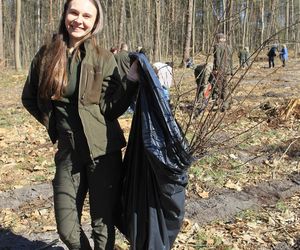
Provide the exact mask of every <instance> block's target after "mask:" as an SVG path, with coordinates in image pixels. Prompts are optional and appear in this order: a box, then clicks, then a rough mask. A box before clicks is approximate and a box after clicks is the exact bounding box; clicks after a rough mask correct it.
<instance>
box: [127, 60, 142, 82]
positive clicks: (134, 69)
mask: <svg viewBox="0 0 300 250" xmlns="http://www.w3.org/2000/svg"><path fill="white" fill-rule="evenodd" d="M138 68H139V66H138V60H135V61H134V62H133V63H132V64H131V66H130V69H129V72H128V74H127V79H128V80H129V81H132V82H138V81H139V80H140V75H139V72H138Z"/></svg>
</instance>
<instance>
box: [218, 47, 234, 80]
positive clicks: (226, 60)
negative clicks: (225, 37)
mask: <svg viewBox="0 0 300 250" xmlns="http://www.w3.org/2000/svg"><path fill="white" fill-rule="evenodd" d="M213 68H214V70H216V71H219V73H223V74H226V75H232V74H233V65H232V50H231V48H230V47H229V45H227V44H226V43H218V44H216V45H215V46H214V67H213Z"/></svg>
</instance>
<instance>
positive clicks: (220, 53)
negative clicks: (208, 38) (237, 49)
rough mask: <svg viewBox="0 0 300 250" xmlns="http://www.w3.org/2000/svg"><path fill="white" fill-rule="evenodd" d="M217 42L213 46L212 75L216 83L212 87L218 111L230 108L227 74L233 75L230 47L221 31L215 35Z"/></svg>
mask: <svg viewBox="0 0 300 250" xmlns="http://www.w3.org/2000/svg"><path fill="white" fill-rule="evenodd" d="M216 40H217V43H216V44H215V46H214V52H213V56H214V62H213V75H214V77H215V81H216V84H215V86H214V88H213V95H214V96H217V98H218V101H219V102H220V103H219V104H218V106H219V107H220V111H221V112H224V111H225V110H227V109H229V108H230V103H231V101H230V99H231V98H230V95H231V93H230V92H231V91H230V89H229V86H228V76H230V75H233V68H232V49H231V47H230V46H229V45H228V44H227V42H226V36H225V35H224V34H223V33H219V34H217V35H216ZM216 103H217V102H216Z"/></svg>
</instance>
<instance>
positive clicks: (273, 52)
mask: <svg viewBox="0 0 300 250" xmlns="http://www.w3.org/2000/svg"><path fill="white" fill-rule="evenodd" d="M276 50H277V47H276V46H275V45H273V46H272V47H271V49H270V50H269V52H268V54H267V56H268V58H269V68H272V67H273V68H274V67H275V63H274V59H275V56H276Z"/></svg>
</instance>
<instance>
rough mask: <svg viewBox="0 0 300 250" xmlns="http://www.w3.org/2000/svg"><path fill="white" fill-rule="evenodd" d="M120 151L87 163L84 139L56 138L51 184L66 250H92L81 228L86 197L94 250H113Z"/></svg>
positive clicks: (77, 135) (75, 135)
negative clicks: (54, 166) (53, 175)
mask: <svg viewBox="0 0 300 250" xmlns="http://www.w3.org/2000/svg"><path fill="white" fill-rule="evenodd" d="M121 162H122V155H121V151H118V152H114V153H110V154H107V155H104V156H100V157H98V158H96V159H94V161H92V160H91V159H90V156H89V151H88V147H87V142H86V139H85V136H84V135H83V134H82V132H81V133H73V132H71V131H68V132H67V133H63V134H62V135H60V136H59V142H58V151H57V153H56V155H55V164H56V173H55V177H54V180H53V191H54V209H55V218H56V223H57V231H58V234H59V236H60V238H61V240H62V241H63V242H64V243H65V244H66V245H67V247H68V248H69V249H74V250H75V249H82V250H90V249H92V248H91V246H90V244H89V240H88V237H87V236H86V234H85V233H84V231H83V229H82V227H81V216H82V210H83V204H84V200H85V198H86V196H87V194H89V205H90V216H91V226H92V237H93V240H94V249H95V250H98V249H101V250H113V248H114V242H115V226H114V225H115V222H114V219H115V218H118V215H117V213H118V211H117V209H118V208H119V206H118V204H119V199H120V188H121V174H122V167H121Z"/></svg>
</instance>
